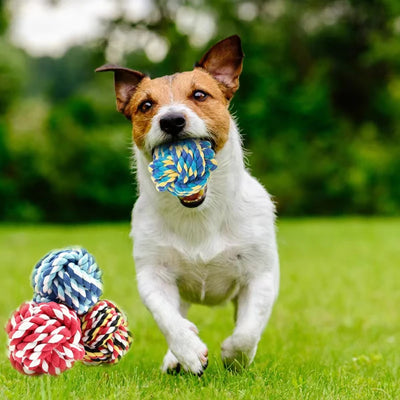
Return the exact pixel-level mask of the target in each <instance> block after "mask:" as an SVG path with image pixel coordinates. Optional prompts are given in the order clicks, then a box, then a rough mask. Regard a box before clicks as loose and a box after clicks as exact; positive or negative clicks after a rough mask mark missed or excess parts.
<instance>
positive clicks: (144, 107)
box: [139, 100, 153, 113]
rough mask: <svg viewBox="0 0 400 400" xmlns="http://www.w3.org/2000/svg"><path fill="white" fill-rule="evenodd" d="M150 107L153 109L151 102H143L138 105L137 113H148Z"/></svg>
mask: <svg viewBox="0 0 400 400" xmlns="http://www.w3.org/2000/svg"><path fill="white" fill-rule="evenodd" d="M151 107H153V102H152V101H151V100H145V101H142V102H141V103H140V105H139V111H141V112H142V113H145V112H146V111H149V110H150V108H151Z"/></svg>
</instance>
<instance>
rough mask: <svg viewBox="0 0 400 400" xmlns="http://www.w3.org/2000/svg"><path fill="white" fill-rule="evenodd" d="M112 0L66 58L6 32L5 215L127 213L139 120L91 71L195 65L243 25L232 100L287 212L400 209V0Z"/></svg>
mask: <svg viewBox="0 0 400 400" xmlns="http://www.w3.org/2000/svg"><path fill="white" fill-rule="evenodd" d="M0 4H1V5H2V4H3V3H0ZM115 4H116V5H117V6H118V7H119V14H118V13H117V14H116V15H115V16H114V17H113V18H110V20H109V21H106V23H107V24H106V28H105V31H104V32H105V33H104V35H103V37H101V38H100V39H98V40H97V41H94V42H91V43H88V44H87V45H85V46H80V47H75V48H71V49H70V50H69V51H67V52H66V54H65V55H64V56H63V57H62V58H49V57H46V58H32V57H27V56H25V55H24V54H22V53H21V52H20V51H18V50H16V49H13V48H12V46H11V45H10V44H9V43H8V42H7V41H6V40H5V39H2V41H0V79H1V83H2V84H1V85H0V110H1V112H2V113H3V118H2V119H1V120H0V168H2V169H0V196H1V197H2V200H3V201H2V203H1V205H0V217H3V218H8V219H25V220H26V219H31V220H35V219H45V220H63V221H72V220H75V221H76V220H85V219H86V220H94V219H110V218H116V219H119V218H126V217H127V216H128V215H129V210H130V207H131V205H132V203H133V197H134V187H133V178H132V177H131V176H130V173H129V158H130V151H129V145H130V133H129V132H130V127H129V123H128V122H127V121H126V120H125V119H124V118H123V117H122V116H121V115H119V114H117V113H116V112H115V109H114V107H113V104H114V101H115V100H114V96H113V83H112V79H110V76H106V75H104V76H103V75H98V76H95V74H94V73H93V70H94V69H95V68H96V67H97V66H99V65H101V64H103V63H105V62H115V63H120V64H123V65H126V66H128V67H131V68H134V69H138V70H142V71H144V72H147V73H149V72H150V75H151V76H161V75H164V74H171V73H174V72H176V71H182V70H188V69H190V68H192V66H193V64H194V62H195V61H196V60H198V59H199V58H200V56H201V55H202V52H204V51H205V49H206V48H207V46H209V45H210V44H212V43H214V42H215V41H217V40H219V39H222V38H223V37H226V36H228V35H231V34H234V33H237V34H239V35H240V36H241V37H242V40H243V47H244V51H245V54H246V58H245V64H244V71H243V74H242V77H241V88H240V90H239V92H238V93H237V95H236V96H235V98H234V100H233V103H232V106H231V108H232V111H233V112H234V113H235V114H236V115H237V116H238V119H239V124H240V127H241V129H242V131H243V136H244V141H245V145H246V147H247V148H248V149H249V150H250V153H249V155H248V158H249V160H250V164H251V168H252V170H253V172H254V174H255V175H256V176H257V177H258V178H259V179H260V180H261V181H262V183H263V184H265V186H266V187H267V188H268V190H269V191H270V192H271V193H272V194H274V195H275V196H276V201H277V205H278V209H279V212H280V214H284V215H310V214H311V215H317V214H318V215H321V214H322V215H336V214H343V213H361V214H374V213H375V214H376V213H379V214H390V215H393V214H399V213H400V185H399V184H398V176H399V173H400V157H399V154H400V62H399V60H400V58H399V56H400V40H399V35H400V3H399V2H398V1H397V0H385V1H384V2H381V1H377V0H372V1H369V2H365V1H361V0H352V1H350V0H334V1H331V2H326V1H323V0H313V1H308V2H298V1H295V0H268V1H264V0H263V1H261V0H249V1H239V0H214V1H211V0H193V1H188V0H153V1H152V2H148V3H147V4H148V7H149V12H147V13H144V14H143V15H140V16H136V17H132V14H131V13H128V12H126V10H125V9H124V7H125V4H126V2H125V1H122V0H120V1H116V2H115ZM1 5H0V32H5V29H6V27H7V15H6V13H5V12H4V7H2V6H1ZM2 46H3V47H2ZM26 64H27V65H28V67H26ZM21 90H22V91H21ZM1 121H2V122H1ZM27 122H28V123H27ZM5 204H8V205H7V206H6V205H5Z"/></svg>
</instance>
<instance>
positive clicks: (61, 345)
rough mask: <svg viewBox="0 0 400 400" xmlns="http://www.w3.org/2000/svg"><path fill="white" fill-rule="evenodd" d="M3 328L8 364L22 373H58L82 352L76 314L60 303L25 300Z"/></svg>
mask: <svg viewBox="0 0 400 400" xmlns="http://www.w3.org/2000/svg"><path fill="white" fill-rule="evenodd" d="M6 332H7V334H8V356H9V359H10V361H11V364H12V366H13V367H14V368H15V369H17V370H18V371H20V372H22V373H23V374H27V375H39V374H50V375H59V374H60V373H61V372H63V371H65V370H66V369H69V368H71V367H72V365H73V363H74V362H75V361H76V360H80V359H82V357H83V356H84V354H85V351H84V348H83V345H82V343H81V337H82V336H81V326H80V321H79V318H78V316H77V315H76V313H75V312H73V311H72V310H70V309H69V308H68V307H66V306H65V305H63V304H57V303H54V302H50V303H42V304H35V303H33V302H28V303H24V304H22V305H21V307H20V308H19V309H18V310H16V311H15V312H14V314H13V315H12V317H11V318H10V320H9V321H8V323H7V326H6Z"/></svg>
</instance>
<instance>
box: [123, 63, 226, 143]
mask: <svg viewBox="0 0 400 400" xmlns="http://www.w3.org/2000/svg"><path fill="white" fill-rule="evenodd" d="M196 91H202V92H204V93H205V94H206V97H205V98H204V99H201V100H198V99H196V98H195V97H194V95H193V94H194V93H195V92H196ZM146 102H149V104H147V106H149V105H150V103H151V106H150V107H146ZM172 103H176V104H183V105H185V106H187V107H188V108H190V109H191V110H192V111H193V112H195V113H196V114H197V115H198V116H199V118H201V119H202V120H203V121H204V123H205V125H206V127H207V130H208V131H209V132H210V134H211V135H212V138H213V140H214V142H215V149H216V151H219V150H221V149H222V148H223V146H224V144H225V143H226V141H227V140H228V136H229V126H230V115H229V112H228V105H229V101H228V100H227V98H226V96H225V94H224V91H223V87H222V85H221V84H220V83H219V82H217V81H216V80H215V79H214V78H213V77H212V76H211V75H210V74H209V73H208V72H206V71H204V70H203V69H200V68H196V69H194V70H193V71H189V72H182V73H178V74H175V75H172V76H165V77H162V78H156V79H152V80H151V79H149V78H145V79H143V80H142V81H141V82H140V84H139V85H138V86H137V88H136V91H135V93H134V95H133V96H132V98H131V101H130V102H129V112H130V114H131V120H132V125H133V130H132V132H133V139H134V141H135V143H136V145H137V146H138V147H139V148H143V147H144V142H145V137H146V134H147V133H148V131H149V130H150V128H151V122H152V119H153V117H154V116H155V115H156V114H157V113H158V111H159V109H160V107H162V106H165V105H169V104H172ZM187 123H188V130H189V131H190V120H188V122H187Z"/></svg>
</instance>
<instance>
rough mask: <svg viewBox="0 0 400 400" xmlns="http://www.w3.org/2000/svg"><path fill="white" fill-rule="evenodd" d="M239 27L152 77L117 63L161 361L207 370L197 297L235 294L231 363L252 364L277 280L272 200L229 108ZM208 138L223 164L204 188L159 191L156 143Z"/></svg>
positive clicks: (138, 234)
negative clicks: (152, 166) (192, 309)
mask: <svg viewBox="0 0 400 400" xmlns="http://www.w3.org/2000/svg"><path fill="white" fill-rule="evenodd" d="M242 63H243V52H242V48H241V41H240V38H239V37H238V36H236V35H235V36H231V37H228V38H227V39H225V40H222V41H220V42H219V43H217V44H216V45H214V46H213V47H212V48H211V49H210V50H209V51H208V52H207V53H206V54H205V55H204V56H203V57H202V59H201V60H200V61H199V62H198V63H197V64H196V65H195V67H194V69H193V70H192V71H188V72H181V73H176V74H174V75H168V76H163V77H161V78H154V79H150V78H149V77H148V76H146V75H144V74H143V73H141V72H138V71H134V70H131V69H128V68H123V67H119V66H116V65H104V66H102V67H100V68H98V69H97V70H96V71H113V72H114V80H115V92H116V98H117V109H118V111H119V112H121V113H122V114H124V115H125V116H126V117H127V118H128V119H129V120H130V121H131V122H132V126H133V141H134V153H135V159H136V174H137V180H138V187H139V197H138V199H137V201H136V204H135V206H134V209H133V213H132V237H133V238H134V249H133V250H134V251H133V253H134V260H135V265H136V273H137V283H138V289H139V293H140V296H141V298H142V300H143V302H144V304H145V305H146V307H147V308H148V309H149V310H150V312H151V313H152V314H153V317H154V319H155V321H156V322H157V324H158V326H159V327H160V329H161V331H162V333H163V334H164V336H165V338H166V340H167V342H168V347H169V349H168V352H167V354H166V355H165V357H164V361H163V365H162V369H163V371H166V372H179V370H180V369H181V368H182V369H183V370H185V371H190V372H192V373H194V374H198V375H201V374H202V373H203V371H204V370H205V368H206V367H207V364H208V358H207V357H208V350H207V346H206V345H205V344H204V343H203V342H202V341H201V339H200V337H199V331H198V330H197V328H196V326H195V325H194V324H193V323H192V322H190V321H189V320H188V319H187V318H186V315H187V311H188V308H189V305H190V303H200V304H206V305H216V304H221V303H224V302H227V301H228V300H232V301H233V303H234V306H235V329H234V331H233V333H232V335H231V336H229V337H228V338H227V339H225V341H224V342H223V343H222V346H221V350H222V361H223V363H224V365H225V366H226V367H228V368H229V367H232V368H241V367H245V366H247V365H249V364H250V363H251V362H252V361H253V359H254V356H255V354H256V350H257V345H258V342H259V340H260V338H261V334H262V332H263V330H264V328H265V326H266V324H267V322H268V319H269V317H270V315H271V311H272V306H273V304H274V301H275V299H276V297H277V295H278V290H279V259H278V252H277V244H276V239H275V207H274V204H273V202H272V201H271V199H270V196H269V194H268V193H267V191H266V190H265V189H264V187H263V186H262V185H261V184H260V183H259V182H258V181H257V180H256V179H255V178H254V177H252V176H251V175H250V173H249V172H248V171H247V170H246V168H245V165H244V161H243V150H242V142H241V138H240V134H239V132H238V128H237V126H236V124H235V121H234V119H233V118H232V116H231V115H230V113H229V111H228V108H229V103H230V100H231V99H232V96H233V95H234V93H235V92H236V90H237V89H238V87H239V75H240V73H241V71H242ZM187 138H196V139H201V140H208V141H210V142H211V144H212V147H213V149H214V150H215V158H216V160H217V162H218V168H217V169H216V170H215V171H213V173H212V174H211V177H210V179H209V181H208V182H207V187H206V190H202V191H201V192H199V193H198V194H197V195H191V196H187V197H183V198H180V199H178V198H177V197H175V196H173V195H171V194H170V193H168V192H162V193H160V192H158V191H157V190H156V188H155V186H154V184H153V181H152V179H151V176H150V172H149V170H148V165H149V163H150V162H151V161H152V153H153V150H154V148H155V147H156V146H158V145H161V144H165V143H169V142H174V141H177V140H182V139H187Z"/></svg>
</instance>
